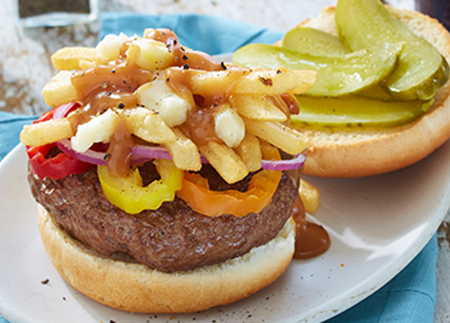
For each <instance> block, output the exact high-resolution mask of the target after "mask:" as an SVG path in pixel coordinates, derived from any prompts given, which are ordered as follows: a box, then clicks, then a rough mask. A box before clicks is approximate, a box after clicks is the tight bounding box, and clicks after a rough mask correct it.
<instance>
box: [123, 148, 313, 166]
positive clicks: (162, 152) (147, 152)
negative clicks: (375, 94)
mask: <svg viewBox="0 0 450 323" xmlns="http://www.w3.org/2000/svg"><path fill="white" fill-rule="evenodd" d="M131 152H132V154H133V157H138V156H139V157H144V158H148V159H147V160H150V159H153V158H156V159H172V156H171V155H170V153H169V152H168V151H167V149H165V148H164V147H153V146H144V145H136V146H134V147H132V148H131ZM200 158H201V162H202V163H203V164H208V160H207V159H206V158H205V156H203V155H201V156H200ZM305 160H306V157H305V155H302V154H298V155H296V156H295V157H294V158H293V159H287V160H265V159H263V160H262V161H261V168H264V169H269V170H291V169H299V168H301V167H302V166H303V164H304V163H305Z"/></svg>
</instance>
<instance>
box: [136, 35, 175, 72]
mask: <svg viewBox="0 0 450 323" xmlns="http://www.w3.org/2000/svg"><path fill="white" fill-rule="evenodd" d="M136 48H139V50H136ZM128 51H129V52H133V51H136V54H135V55H136V57H135V59H136V64H137V65H138V66H140V67H142V68H143V69H145V70H158V69H164V68H166V67H169V66H171V65H173V62H174V57H173V54H172V53H171V52H170V50H169V48H167V47H166V45H165V44H164V43H161V42H158V41H155V40H153V39H146V38H138V39H135V40H133V42H132V43H131V44H130V48H129V49H128Z"/></svg>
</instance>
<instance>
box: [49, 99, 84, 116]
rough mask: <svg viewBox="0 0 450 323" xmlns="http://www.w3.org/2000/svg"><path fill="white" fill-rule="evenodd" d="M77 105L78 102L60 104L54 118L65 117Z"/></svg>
mask: <svg viewBox="0 0 450 323" xmlns="http://www.w3.org/2000/svg"><path fill="white" fill-rule="evenodd" d="M76 106H79V104H78V103H77V102H71V103H67V104H63V105H60V106H59V107H57V108H56V109H55V112H54V113H53V119H61V118H65V117H66V116H67V115H68V114H69V112H70V111H72V110H73V109H74V108H75V107H76Z"/></svg>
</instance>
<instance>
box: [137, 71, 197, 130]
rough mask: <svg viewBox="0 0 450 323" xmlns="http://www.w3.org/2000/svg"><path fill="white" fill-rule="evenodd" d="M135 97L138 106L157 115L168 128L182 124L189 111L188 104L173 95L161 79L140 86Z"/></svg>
mask: <svg viewBox="0 0 450 323" xmlns="http://www.w3.org/2000/svg"><path fill="white" fill-rule="evenodd" d="M136 95H137V97H138V102H139V103H140V104H142V105H144V106H145V107H146V108H147V109H150V110H152V111H154V112H155V113H157V114H159V116H160V117H161V118H162V119H163V120H164V122H165V123H166V124H167V125H168V126H169V127H175V126H179V125H181V124H183V123H184V122H185V121H186V119H187V113H188V112H189V110H190V109H191V106H190V104H189V102H188V101H186V100H184V99H182V98H181V97H179V96H178V95H177V94H175V93H174V92H173V91H172V89H171V88H170V87H169V86H168V85H167V84H166V83H165V82H164V81H163V80H161V79H157V80H155V81H153V82H150V83H146V84H144V85H142V86H141V87H140V88H139V89H137V91H136Z"/></svg>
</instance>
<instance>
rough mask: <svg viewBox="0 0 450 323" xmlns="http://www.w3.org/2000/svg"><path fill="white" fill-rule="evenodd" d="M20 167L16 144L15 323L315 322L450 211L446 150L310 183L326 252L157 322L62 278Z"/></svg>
mask: <svg viewBox="0 0 450 323" xmlns="http://www.w3.org/2000/svg"><path fill="white" fill-rule="evenodd" d="M26 165H27V157H26V154H25V152H24V148H23V146H22V145H19V146H17V147H16V148H15V149H14V150H13V151H12V152H11V153H10V154H9V155H8V156H7V157H6V158H5V159H4V160H3V161H2V163H0V179H1V181H0V246H1V248H0V313H2V314H3V315H4V316H5V318H7V319H9V320H10V321H11V322H14V323H21V322H27V323H37V322H39V323H53V322H58V323H59V322H74V323H75V322H76V323H79V322H83V323H90V322H92V323H99V322H105V323H107V322H110V320H113V321H115V322H118V323H119V322H127V323H134V322H143V323H144V322H148V321H147V320H149V321H150V322H168V321H169V322H177V321H180V322H192V321H193V319H194V318H195V320H196V322H212V321H213V320H215V321H216V322H237V321H245V322H309V323H311V322H319V321H321V320H324V319H326V318H329V317H332V316H334V315H336V314H338V313H341V312H342V311H344V310H345V309H347V308H348V307H350V306H352V305H353V304H355V303H357V302H358V301H360V300H362V299H363V298H365V297H367V296H369V295H370V294H371V293H373V292H374V291H376V290H377V289H378V288H380V287H381V286H382V285H384V284H385V283H386V282H387V281H388V280H389V279H391V278H392V277H394V276H395V275H396V274H397V273H398V272H399V271H400V270H401V269H402V268H403V267H405V266H406V265H407V264H408V263H409V262H410V261H411V260H412V259H413V258H414V256H415V255H416V254H417V253H418V252H419V251H420V250H421V249H422V248H423V247H424V245H425V244H426V243H427V241H428V240H429V239H430V238H431V236H432V235H433V233H434V232H435V231H436V229H437V227H438V225H439V223H440V222H441V221H442V219H443V217H444V215H445V214H446V211H447V209H448V207H449V204H450V190H449V183H450V167H449V165H450V143H446V144H445V145H444V146H443V147H441V148H440V149H439V150H438V151H436V152H435V153H434V154H433V155H431V156H430V157H428V158H426V159H425V160H423V161H422V162H420V163H417V164H416V165H413V166H411V167H408V168H406V169H403V170H401V171H397V172H393V173H390V174H385V175H381V176H374V177H369V178H360V179H320V178H310V177H308V178H307V180H309V181H310V182H312V183H313V184H314V185H316V186H317V187H318V188H319V189H320V191H321V201H322V205H321V207H320V209H319V211H318V212H317V214H316V217H315V220H316V221H317V222H319V223H322V224H323V225H324V226H325V227H326V228H327V230H328V232H329V233H330V235H331V239H332V246H331V248H330V250H329V251H328V252H327V253H326V254H324V255H323V256H321V257H318V258H315V259H312V260H308V261H293V263H292V264H291V266H290V267H289V268H288V270H287V272H286V273H285V274H284V275H283V276H282V277H281V278H280V279H279V280H277V281H276V282H275V283H274V284H272V285H271V286H269V287H268V288H266V289H264V290H262V291H260V292H258V293H257V294H255V295H253V296H251V297H249V298H248V299H246V300H243V301H240V302H237V303H235V304H232V305H229V306H224V307H219V308H214V309H211V310H208V311H205V312H202V313H195V314H188V315H187V314H186V315H157V317H156V316H155V315H142V314H131V313H126V312H121V311H118V310H113V309H110V308H108V307H105V306H103V305H100V304H97V303H96V302H94V301H91V300H90V299H88V298H86V297H84V296H83V295H81V294H80V293H78V292H77V291H76V290H74V289H73V288H72V287H71V286H69V285H68V284H66V283H65V282H64V281H63V280H62V279H61V278H60V276H59V275H58V273H57V272H56V271H55V270H54V269H53V267H52V265H51V263H50V261H49V260H48V258H47V255H46V254H45V251H44V248H43V246H42V244H41V241H40V237H39V232H38V228H37V225H36V204H35V202H34V201H33V199H32V197H31V195H30V193H29V189H28V184H27V181H26ZM44 279H49V283H48V284H46V285H44V284H42V283H41V281H42V280H44Z"/></svg>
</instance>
